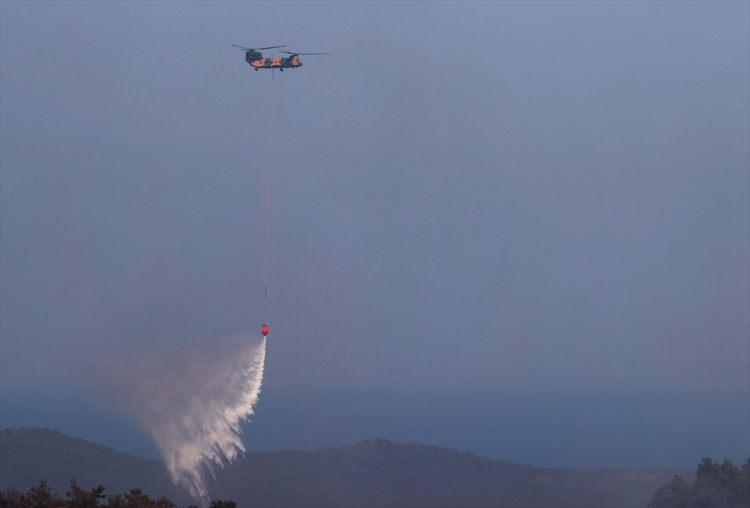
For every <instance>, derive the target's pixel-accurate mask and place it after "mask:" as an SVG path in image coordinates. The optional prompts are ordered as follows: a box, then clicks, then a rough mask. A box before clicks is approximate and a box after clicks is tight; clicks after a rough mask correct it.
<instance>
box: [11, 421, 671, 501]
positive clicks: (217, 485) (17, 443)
mask: <svg viewBox="0 0 750 508" xmlns="http://www.w3.org/2000/svg"><path fill="white" fill-rule="evenodd" d="M676 472H678V471H676V470H673V469H650V470H638V469H629V468H608V469H597V470H568V469H559V468H539V467H534V466H530V465H523V464H515V463H512V462H506V461H501V460H496V459H491V458H487V457H483V456H481V455H476V454H473V453H468V452H462V451H457V450H453V449H450V448H446V447H441V446H434V445H427V444H420V443H396V442H393V441H390V440H388V439H382V438H375V439H367V440H364V441H361V442H359V443H354V444H349V445H343V446H328V447H323V448H319V449H317V450H313V451H297V450H282V451H275V452H251V453H246V454H244V455H243V456H242V457H241V458H239V459H238V460H237V461H235V462H234V463H232V464H228V465H226V466H225V467H224V468H221V469H217V470H216V476H215V478H213V479H211V481H210V483H209V491H210V492H211V494H212V495H213V496H216V497H219V498H223V499H234V500H235V501H237V502H238V506H255V507H269V508H270V507H277V506H300V507H311V508H317V507H324V506H325V507H342V508H344V507H361V508H380V507H386V506H387V507H389V508H390V507H396V508H398V507H404V508H407V507H413V506H421V507H436V508H448V507H458V506H462V507H485V506H488V507H489V506H498V505H501V506H507V507H524V508H533V507H536V508H547V507H552V506H555V507H566V506H570V507H573V506H575V507H579V508H585V507H592V508H593V507H599V506H601V507H604V506H607V507H610V508H630V507H636V506H639V507H643V506H645V505H646V504H647V503H648V501H649V499H650V498H651V496H652V495H653V493H654V492H655V490H656V489H657V488H658V487H660V486H661V485H663V484H664V483H666V482H667V481H669V480H670V479H671V478H672V476H673V474H675V473H676ZM74 477H75V478H76V480H77V481H78V482H79V483H80V484H81V485H83V486H93V485H95V484H98V483H102V484H104V485H105V486H106V487H107V492H109V493H115V492H122V491H126V490H129V489H130V488H134V487H140V488H142V489H143V491H144V492H146V493H148V494H150V495H152V496H162V495H163V496H167V497H170V498H171V499H173V500H174V501H175V502H177V503H179V504H187V503H188V502H190V499H189V498H188V497H187V495H186V494H185V493H184V492H183V491H181V490H179V489H178V488H177V487H175V486H174V485H173V484H172V482H171V480H170V478H169V475H168V474H167V471H166V469H165V468H164V466H163V464H161V463H160V462H159V461H156V460H152V459H144V458H140V457H136V456H133V455H129V454H126V453H123V452H119V451H117V450H114V449H112V448H109V447H106V446H102V445H99V444H96V443H92V442H90V441H86V440H84V439H81V438H77V437H71V436H67V435H66V434H63V433H61V432H59V431H57V430H54V429H41V428H15V429H4V430H0V488H2V489H6V488H14V489H18V490H23V489H27V488H29V487H30V486H32V485H33V484H36V483H37V482H38V481H39V480H41V479H46V480H48V481H49V484H50V486H52V487H53V488H54V489H55V490H57V491H58V492H61V493H64V492H65V489H66V488H67V485H68V483H69V481H70V479H72V478H74Z"/></svg>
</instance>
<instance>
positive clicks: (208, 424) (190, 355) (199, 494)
mask: <svg viewBox="0 0 750 508" xmlns="http://www.w3.org/2000/svg"><path fill="white" fill-rule="evenodd" d="M265 356H266V341H265V339H260V340H259V339H251V338H248V337H231V338H228V339H224V340H220V341H215V342H210V343H202V344H190V345H189V346H185V347H182V348H179V349H175V350H173V351H162V352H160V353H158V354H155V353H153V352H152V353H151V354H148V355H145V357H141V358H139V360H138V362H137V364H134V365H131V366H130V367H129V368H128V372H126V373H125V375H127V376H128V378H129V379H130V380H131V381H132V382H131V383H129V384H130V389H128V390H127V392H128V399H129V401H130V406H131V410H132V412H133V414H134V415H135V416H136V418H137V419H138V421H139V422H140V423H141V425H142V426H143V427H144V428H145V429H146V431H147V432H148V433H149V435H150V436H151V437H152V438H153V439H154V441H155V443H156V445H157V447H158V448H159V451H160V453H161V456H162V458H163V459H164V463H165V465H166V467H167V469H168V471H169V473H170V475H171V476H172V480H173V481H174V482H175V483H176V484H177V485H179V486H181V487H183V488H185V489H186V490H187V491H188V492H190V494H191V495H192V496H193V497H195V498H198V499H201V500H202V502H204V503H205V502H206V501H207V500H208V494H209V493H208V489H207V485H206V474H207V473H211V474H212V472H213V469H214V468H215V467H217V466H218V467H221V466H222V465H223V463H224V462H225V461H230V462H231V461H232V460H234V459H235V458H236V457H237V456H238V455H239V454H240V453H243V452H244V451H245V447H244V444H243V443H242V440H241V438H240V424H241V423H242V421H243V420H246V419H248V418H250V417H251V416H252V415H253V413H254V407H255V404H256V403H257V401H258V396H259V395H260V389H261V383H262V381H263V368H264V364H265Z"/></svg>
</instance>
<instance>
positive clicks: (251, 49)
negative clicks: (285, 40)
mask: <svg viewBox="0 0 750 508" xmlns="http://www.w3.org/2000/svg"><path fill="white" fill-rule="evenodd" d="M232 46H234V47H235V48H238V49H244V50H245V51H255V50H258V49H276V48H285V47H286V46H285V45H283V44H282V45H281V46H266V47H265V48H246V47H245V46H238V45H237V44H232Z"/></svg>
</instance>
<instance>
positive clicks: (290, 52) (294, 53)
mask: <svg viewBox="0 0 750 508" xmlns="http://www.w3.org/2000/svg"><path fill="white" fill-rule="evenodd" d="M281 53H286V54H287V55H330V53H297V52H296V51H281Z"/></svg>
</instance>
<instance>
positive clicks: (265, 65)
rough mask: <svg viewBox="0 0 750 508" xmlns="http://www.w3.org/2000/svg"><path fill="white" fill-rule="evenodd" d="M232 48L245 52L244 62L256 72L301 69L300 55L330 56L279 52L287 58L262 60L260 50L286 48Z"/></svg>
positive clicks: (274, 57)
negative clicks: (261, 70)
mask: <svg viewBox="0 0 750 508" xmlns="http://www.w3.org/2000/svg"><path fill="white" fill-rule="evenodd" d="M232 46H234V47H235V48H238V49H241V50H243V51H244V52H245V61H246V62H247V63H248V64H250V67H252V68H253V69H255V70H256V71H258V70H260V69H278V70H279V71H280V72H284V69H296V68H297V67H302V62H301V61H300V59H299V57H300V55H330V53H300V52H298V51H281V53H284V54H287V55H289V56H272V57H268V58H264V57H263V53H261V52H260V50H262V49H277V48H285V47H286V46H284V45H282V46H267V47H265V48H246V47H245V46H238V45H237V44H232Z"/></svg>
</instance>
